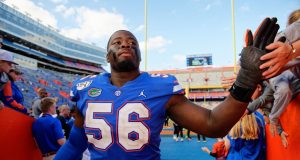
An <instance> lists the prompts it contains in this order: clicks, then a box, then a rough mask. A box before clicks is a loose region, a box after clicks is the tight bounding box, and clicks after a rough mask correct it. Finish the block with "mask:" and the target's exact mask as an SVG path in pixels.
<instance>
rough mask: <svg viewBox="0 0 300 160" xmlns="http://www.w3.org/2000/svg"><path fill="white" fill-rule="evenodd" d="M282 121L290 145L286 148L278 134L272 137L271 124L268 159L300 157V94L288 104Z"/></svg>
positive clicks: (268, 138)
mask: <svg viewBox="0 0 300 160" xmlns="http://www.w3.org/2000/svg"><path fill="white" fill-rule="evenodd" d="M280 122H281V124H282V127H283V129H284V130H285V131H286V132H287V133H288V135H289V136H288V137H287V140H288V147H287V148H284V147H283V145H282V143H281V139H280V137H279V136H278V135H276V136H275V137H272V136H271V134H270V129H269V125H267V127H266V137H267V159H268V160H285V159H288V160H290V159H291V160H292V159H300V154H299V153H298V152H299V151H300V134H299V133H300V94H299V95H298V96H297V97H296V98H295V99H293V100H292V101H291V102H290V104H289V105H288V107H287V109H286V111H285V112H284V113H283V114H282V115H281V117H280Z"/></svg>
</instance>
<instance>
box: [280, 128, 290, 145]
mask: <svg viewBox="0 0 300 160" xmlns="http://www.w3.org/2000/svg"><path fill="white" fill-rule="evenodd" d="M288 136H289V135H288V134H287V133H285V132H284V131H282V132H281V134H280V138H281V143H282V145H283V147H284V148H287V146H288V144H289V143H288V141H287V137H288Z"/></svg>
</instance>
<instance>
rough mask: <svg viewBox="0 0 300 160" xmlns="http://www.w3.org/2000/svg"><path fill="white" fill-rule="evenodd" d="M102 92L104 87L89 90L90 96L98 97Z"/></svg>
mask: <svg viewBox="0 0 300 160" xmlns="http://www.w3.org/2000/svg"><path fill="white" fill-rule="evenodd" d="M101 92H102V89H99V88H91V89H90V90H89V91H88V95H89V96H90V97H97V96H99V95H100V94H101Z"/></svg>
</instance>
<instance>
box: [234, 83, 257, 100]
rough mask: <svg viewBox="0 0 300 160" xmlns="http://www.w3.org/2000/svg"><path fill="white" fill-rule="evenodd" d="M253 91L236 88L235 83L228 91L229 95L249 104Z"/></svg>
mask: <svg viewBox="0 0 300 160" xmlns="http://www.w3.org/2000/svg"><path fill="white" fill-rule="evenodd" d="M254 91H255V89H247V88H242V87H239V86H237V85H236V84H235V83H233V85H232V86H231V88H230V89H229V92H230V95H231V96H232V97H233V98H234V99H236V100H238V101H241V102H246V103H248V102H250V101H251V97H252V94H253V93H254Z"/></svg>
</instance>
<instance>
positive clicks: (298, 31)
mask: <svg viewBox="0 0 300 160" xmlns="http://www.w3.org/2000/svg"><path fill="white" fill-rule="evenodd" d="M283 36H284V37H286V43H283V42H278V41H277V40H276V39H279V38H281V37H283ZM276 39H275V41H274V43H272V44H270V45H268V46H266V49H268V50H272V52H269V53H267V54H265V55H264V56H262V57H261V60H267V61H266V62H265V63H263V64H262V65H261V66H260V68H261V69H265V68H268V70H266V71H265V72H264V73H263V76H265V78H271V77H274V76H276V75H279V74H280V73H282V72H283V71H285V70H287V69H291V71H292V72H293V73H294V74H295V75H296V76H298V78H299V77H300V68H299V65H300V58H299V55H300V9H297V10H295V11H293V12H292V13H291V14H290V15H289V17H288V21H287V27H286V29H285V30H284V31H283V32H280V33H279V34H278V35H277V36H276ZM276 41H277V42H276Z"/></svg>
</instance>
